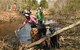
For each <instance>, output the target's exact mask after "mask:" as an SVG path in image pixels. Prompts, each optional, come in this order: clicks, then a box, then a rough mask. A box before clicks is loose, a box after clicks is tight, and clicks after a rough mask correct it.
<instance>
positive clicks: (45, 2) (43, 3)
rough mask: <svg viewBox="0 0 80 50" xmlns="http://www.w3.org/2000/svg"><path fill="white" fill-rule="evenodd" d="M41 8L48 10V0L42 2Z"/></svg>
mask: <svg viewBox="0 0 80 50" xmlns="http://www.w3.org/2000/svg"><path fill="white" fill-rule="evenodd" d="M40 6H41V7H43V8H48V2H47V1H46V0H41V2H40Z"/></svg>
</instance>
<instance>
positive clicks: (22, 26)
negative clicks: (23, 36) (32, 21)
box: [19, 20, 26, 29]
mask: <svg viewBox="0 0 80 50" xmlns="http://www.w3.org/2000/svg"><path fill="white" fill-rule="evenodd" d="M25 24H26V20H25V21H24V22H23V24H22V25H21V26H20V28H19V29H22V28H23V27H24V26H25Z"/></svg>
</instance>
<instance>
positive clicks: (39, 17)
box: [36, 9, 44, 24]
mask: <svg viewBox="0 0 80 50" xmlns="http://www.w3.org/2000/svg"><path fill="white" fill-rule="evenodd" d="M36 17H37V19H38V24H42V23H43V19H44V14H43V12H42V11H41V9H39V10H38V12H37V13H36Z"/></svg>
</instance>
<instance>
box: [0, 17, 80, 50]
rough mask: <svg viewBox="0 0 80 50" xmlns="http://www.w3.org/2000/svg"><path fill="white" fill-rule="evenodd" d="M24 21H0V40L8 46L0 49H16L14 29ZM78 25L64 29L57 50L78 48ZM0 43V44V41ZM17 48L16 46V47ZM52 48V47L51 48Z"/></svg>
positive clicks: (78, 49) (79, 38)
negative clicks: (61, 41) (62, 38)
mask: <svg viewBox="0 0 80 50" xmlns="http://www.w3.org/2000/svg"><path fill="white" fill-rule="evenodd" d="M23 21H24V18H19V19H16V20H15V21H12V22H4V21H0V41H4V42H3V43H5V44H8V45H9V46H8V47H5V46H4V49H1V46H0V50H16V49H15V48H17V47H18V39H17V38H16V36H15V33H14V31H15V30H16V29H17V28H18V27H19V25H20V24H21V23H22V22H23ZM67 26H68V25H67ZM79 28H80V26H78V27H75V28H73V29H70V30H68V31H65V32H64V33H63V34H62V36H63V37H64V39H65V41H64V43H61V47H60V49H58V50H80V47H79V46H80V31H79ZM0 44H2V43H1V42H0ZM17 50H18V48H17ZM52 50H54V49H52Z"/></svg>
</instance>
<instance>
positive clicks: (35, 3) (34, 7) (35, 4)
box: [31, 0, 38, 9]
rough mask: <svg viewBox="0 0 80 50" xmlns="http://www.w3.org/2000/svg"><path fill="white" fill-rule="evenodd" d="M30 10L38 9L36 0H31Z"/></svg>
mask: <svg viewBox="0 0 80 50" xmlns="http://www.w3.org/2000/svg"><path fill="white" fill-rule="evenodd" d="M31 6H32V9H36V8H37V7H38V2H37V1H36V0H32V5H31Z"/></svg>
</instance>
